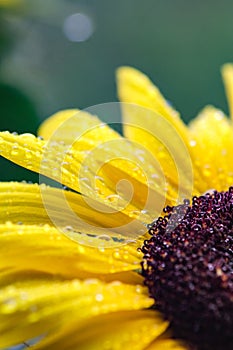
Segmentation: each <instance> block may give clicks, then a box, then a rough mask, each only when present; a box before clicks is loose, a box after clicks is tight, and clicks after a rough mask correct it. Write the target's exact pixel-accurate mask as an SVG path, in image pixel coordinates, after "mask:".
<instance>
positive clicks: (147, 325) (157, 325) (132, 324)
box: [36, 310, 168, 350]
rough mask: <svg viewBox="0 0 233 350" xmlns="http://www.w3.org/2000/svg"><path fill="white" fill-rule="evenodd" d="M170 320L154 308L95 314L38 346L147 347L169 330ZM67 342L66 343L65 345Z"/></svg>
mask: <svg viewBox="0 0 233 350" xmlns="http://www.w3.org/2000/svg"><path fill="white" fill-rule="evenodd" d="M167 326H168V323H167V322H166V321H164V320H163V319H162V318H161V316H160V315H159V314H158V313H156V312H154V311H146V310H140V311H126V312H125V311H124V312H114V313H109V314H108V315H101V316H97V317H93V318H92V319H91V320H88V323H85V322H83V324H82V326H81V327H77V325H74V326H73V327H70V328H71V329H70V330H69V331H66V332H63V333H61V334H57V335H54V336H53V337H51V339H48V340H47V341H45V342H44V343H43V342H42V343H41V344H39V345H38V347H36V348H37V349H38V350H39V349H40V350H42V349H43V350H49V349H51V350H52V349H54V350H55V349H64V346H65V348H66V349H67V350H73V349H83V350H102V349H111V350H117V349H127V348H129V347H131V348H133V349H135V350H142V349H145V348H146V346H147V345H148V344H149V343H150V342H151V341H152V340H154V339H155V338H157V337H158V336H159V335H160V334H161V333H163V332H164V331H165V329H166V328H167ZM61 344H63V345H61Z"/></svg>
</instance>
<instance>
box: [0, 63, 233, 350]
mask: <svg viewBox="0 0 233 350" xmlns="http://www.w3.org/2000/svg"><path fill="white" fill-rule="evenodd" d="M222 72H223V77H224V81H225V86H226V92H227V96H228V101H229V106H230V112H231V115H233V66H232V65H230V64H226V65H225V66H224V67H223V70H222ZM117 82H118V92H119V98H120V101H121V102H122V106H123V116H124V118H125V119H124V121H123V127H124V135H125V137H122V136H121V135H120V134H119V133H117V132H116V131H114V130H113V129H111V128H110V127H109V126H108V125H106V124H105V123H102V122H101V121H100V120H99V119H98V118H97V117H95V116H93V115H91V114H90V113H88V112H85V111H77V110H67V111H62V112H59V113H57V114H55V115H53V116H52V117H50V118H49V119H47V120H46V121H45V122H44V123H43V124H42V125H41V127H40V129H39V136H38V137H36V136H34V135H31V134H22V135H18V134H16V133H9V132H1V133H0V151H1V155H2V156H3V157H5V158H7V159H9V160H11V161H13V162H14V163H16V164H18V165H21V166H23V167H25V168H27V169H29V170H32V171H35V172H38V173H40V174H42V175H44V176H46V178H50V179H53V180H55V181H56V185H54V186H51V185H50V186H49V185H46V184H44V183H42V182H43V180H45V178H40V180H41V181H40V182H41V184H40V185H39V184H28V183H25V182H21V183H18V182H7V183H0V197H1V210H0V220H1V223H0V251H1V258H0V333H1V337H0V347H1V348H6V347H9V346H12V345H15V344H19V343H22V342H25V341H28V340H30V339H36V340H35V341H34V345H33V346H32V347H33V348H34V349H43V350H46V349H50V350H51V349H56V350H57V349H66V350H68V349H70V350H73V349H85V350H87V349H95V350H98V349H101V350H103V349H106V350H107V349H109V350H110V349H112V350H116V349H128V348H132V349H134V350H137V349H138V350H140V349H146V350H154V349H155V350H159V349H161V350H172V349H173V350H181V349H190V348H197V349H215V348H216V349H231V348H232V344H233V338H232V322H233V319H232V315H233V299H232V295H233V277H232V271H233V259H232V254H233V244H232V242H233V235H232V233H233V214H232V212H233V189H232V187H230V186H231V185H232V183H233V162H232V160H233V156H232V146H233V137H232V136H233V132H232V130H233V129H232V122H231V121H230V120H229V119H228V118H226V117H225V116H224V114H223V112H221V111H220V110H218V109H216V108H214V107H212V106H207V107H206V108H204V110H203V111H202V112H201V113H200V115H199V116H198V117H197V118H196V119H195V120H194V121H192V122H191V124H190V125H189V126H186V125H185V124H184V123H183V122H182V121H181V119H180V117H179V114H178V112H177V111H176V110H174V109H173V107H172V106H171V105H170V104H168V103H167V101H166V100H165V99H164V97H163V96H162V95H161V93H160V91H159V90H158V89H157V88H156V87H155V86H154V85H153V84H152V83H151V81H150V80H149V79H148V78H147V77H146V76H144V75H143V74H142V73H140V72H138V71H137V70H135V69H133V68H129V67H123V68H120V69H119V70H118V72H117ZM154 133H156V136H158V137H155V134H154ZM138 164H139V165H138ZM158 164H159V165H158ZM124 181H126V183H125V182H124ZM128 182H130V184H131V187H132V188H131V189H133V191H128V190H127V189H128V186H126V185H127V184H128ZM59 183H60V184H61V186H59ZM54 184H55V182H54ZM119 184H120V190H119V188H118V190H119V191H117V189H116V187H117V185H119ZM164 193H165V194H164ZM148 198H149V200H148ZM161 203H162V204H163V207H164V210H163V214H161V206H160V204H161Z"/></svg>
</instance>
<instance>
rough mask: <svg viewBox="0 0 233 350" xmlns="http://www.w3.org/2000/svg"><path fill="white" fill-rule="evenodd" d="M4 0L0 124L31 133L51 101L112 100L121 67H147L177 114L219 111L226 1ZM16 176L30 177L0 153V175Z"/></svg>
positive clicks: (229, 57)
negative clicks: (208, 108) (211, 106)
mask: <svg viewBox="0 0 233 350" xmlns="http://www.w3.org/2000/svg"><path fill="white" fill-rule="evenodd" d="M1 2H2V0H0V4H1ZM7 2H8V3H7ZM11 2H12V3H11ZM3 3H4V5H3V4H2V5H1V7H0V21H1V26H0V102H1V103H0V129H1V130H6V129H7V130H10V131H18V132H35V131H36V129H37V127H38V125H39V123H40V122H41V121H42V120H43V119H45V118H46V117H48V116H49V115H50V114H52V113H54V112H56V111H57V110H59V109H63V108H70V107H79V108H86V107H88V106H91V105H94V104H99V103H103V102H111V101H116V100H117V98H116V88H115V82H114V80H115V77H114V74H115V69H116V68H117V67H118V66H120V65H131V66H134V67H136V68H139V69H140V70H142V71H143V72H145V73H146V74H148V75H149V76H150V77H151V79H152V80H153V81H154V82H155V83H156V84H157V85H158V86H159V87H160V89H161V91H162V92H163V93H164V94H165V96H166V97H167V98H168V99H169V100H170V101H172V103H173V105H174V106H175V107H176V108H177V109H178V110H179V111H180V112H181V114H182V117H183V119H184V120H185V121H186V122H188V121H189V120H190V119H191V118H193V117H194V116H195V115H196V114H197V113H198V111H199V110H200V109H201V108H202V107H203V106H204V105H206V104H209V103H213V104H214V105H216V106H218V107H220V108H222V109H223V110H224V111H225V112H227V106H226V100H225V96H224V90H223V86H222V84H221V76H220V66H221V65H222V64H223V63H224V62H229V61H233V35H232V33H233V20H232V14H233V1H231V0H222V1H221V2H220V1H217V0H206V1H200V0H196V1H187V0H186V1H185V0H145V1H141V0H118V1H112V0H98V1H97V0H73V1H72V0H70V1H69V0H66V1H65V0H47V1H45V0H21V1H20V0H18V1H16V0H15V1H10V0H9V1H7V0H5V1H3ZM16 179H17V180H23V179H25V180H32V181H36V180H37V177H36V175H35V174H32V173H31V172H29V171H26V170H23V169H21V168H20V167H17V166H14V165H12V164H11V163H9V162H8V161H6V160H2V159H1V162H0V180H16Z"/></svg>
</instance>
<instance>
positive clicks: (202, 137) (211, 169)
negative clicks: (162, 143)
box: [190, 106, 233, 193]
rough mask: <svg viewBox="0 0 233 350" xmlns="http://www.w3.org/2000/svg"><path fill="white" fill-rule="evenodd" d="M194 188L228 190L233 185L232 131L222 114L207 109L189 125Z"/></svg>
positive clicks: (213, 109) (212, 108) (201, 190)
mask: <svg viewBox="0 0 233 350" xmlns="http://www.w3.org/2000/svg"><path fill="white" fill-rule="evenodd" d="M190 144H191V145H192V148H191V152H192V158H193V165H194V171H195V179H196V183H195V187H196V188H197V189H199V191H200V192H201V193H203V192H206V191H208V190H210V189H216V190H219V191H223V190H227V189H228V188H229V187H230V186H231V185H232V182H233V155H232V149H233V129H232V125H231V123H230V121H229V119H227V118H226V117H225V116H224V114H223V113H222V112H221V111H220V110H218V109H216V108H214V107H212V106H207V107H206V108H205V109H204V110H203V111H202V112H201V113H200V114H199V116H198V117H197V118H196V119H195V120H194V121H192V122H191V124H190Z"/></svg>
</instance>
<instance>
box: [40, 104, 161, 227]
mask: <svg viewBox="0 0 233 350" xmlns="http://www.w3.org/2000/svg"><path fill="white" fill-rule="evenodd" d="M39 133H40V135H41V136H43V137H45V138H49V137H51V140H50V143H51V142H64V143H65V144H67V145H72V152H73V156H74V157H75V158H76V159H77V158H78V159H79V168H75V165H74V164H75V163H74V162H73V161H71V160H69V159H68V158H67V159H66V161H65V162H63V163H64V164H65V163H69V164H70V165H69V170H70V172H71V173H74V174H76V173H79V174H80V178H82V179H83V180H84V181H83V184H82V183H81V185H82V186H81V189H79V190H80V191H81V192H82V193H85V194H86V195H88V196H91V197H93V193H91V189H90V188H89V190H88V189H87V188H86V187H85V186H84V185H86V186H87V182H89V183H93V185H92V188H94V185H95V188H96V190H98V191H97V192H98V195H99V196H100V197H101V199H102V200H106V199H109V200H110V201H111V205H114V202H117V205H118V206H120V207H121V208H123V207H125V205H126V204H127V199H129V198H130V201H131V203H132V204H133V205H134V207H133V206H132V205H129V206H128V210H129V211H131V212H133V211H134V212H136V211H138V213H139V209H140V210H141V211H143V213H145V212H147V213H148V215H147V216H146V215H145V214H144V216H143V215H142V216H143V220H144V221H146V222H151V220H153V218H154V217H155V216H158V215H159V214H160V213H161V209H162V208H163V206H164V203H165V198H164V190H163V187H164V186H162V179H163V178H161V174H160V172H159V169H158V167H157V164H156V162H155V160H154V159H153V157H152V156H151V155H150V156H148V154H147V155H146V154H145V155H143V154H144V153H145V151H144V150H143V148H142V147H141V146H140V145H138V144H137V145H134V144H132V143H130V142H129V141H128V140H125V139H124V138H123V137H121V136H120V135H119V134H117V133H116V132H115V131H113V130H112V129H111V128H109V127H108V126H107V125H106V124H104V123H102V122H101V121H100V120H99V119H98V118H97V117H95V116H92V115H90V114H88V113H87V112H83V111H75V110H67V111H61V112H58V113H56V114H55V115H53V116H52V117H50V118H49V119H48V120H46V121H45V122H44V123H43V124H42V126H41V128H40V130H39ZM70 151H71V150H69V152H70ZM69 152H68V153H69ZM87 152H88V156H87ZM139 155H140V156H139ZM140 158H141V159H142V158H143V159H142V160H141V161H140ZM84 169H85V171H83V170H84ZM86 169H88V170H86ZM81 173H82V174H83V175H81ZM155 178H156V180H155ZM80 180H81V179H80ZM88 180H89V181H88ZM93 180H94V181H93ZM122 180H123V183H124V184H123V186H121V187H122V190H121V191H119V190H120V188H119V183H121V182H122ZM80 182H81V181H80ZM121 184H122V183H121ZM126 184H127V185H128V186H126ZM116 189H118V190H116ZM119 192H120V194H119ZM94 196H96V192H95V193H94ZM157 203H161V204H160V206H159V205H157Z"/></svg>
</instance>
